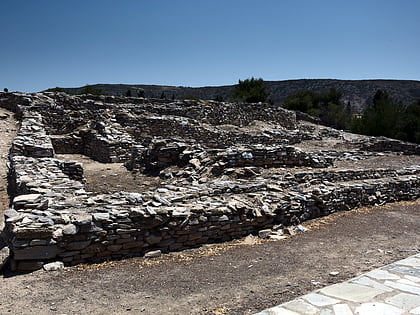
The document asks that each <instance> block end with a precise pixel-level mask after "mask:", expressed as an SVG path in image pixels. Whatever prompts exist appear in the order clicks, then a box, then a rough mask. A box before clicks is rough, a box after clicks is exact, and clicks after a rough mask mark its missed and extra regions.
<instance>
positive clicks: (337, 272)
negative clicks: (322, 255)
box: [330, 271, 340, 277]
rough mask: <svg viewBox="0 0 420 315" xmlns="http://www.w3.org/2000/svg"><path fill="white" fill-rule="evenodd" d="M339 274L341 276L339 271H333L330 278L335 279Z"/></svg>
mask: <svg viewBox="0 0 420 315" xmlns="http://www.w3.org/2000/svg"><path fill="white" fill-rule="evenodd" d="M339 274H340V272H339V271H331V272H330V276H333V277H335V276H338V275H339Z"/></svg>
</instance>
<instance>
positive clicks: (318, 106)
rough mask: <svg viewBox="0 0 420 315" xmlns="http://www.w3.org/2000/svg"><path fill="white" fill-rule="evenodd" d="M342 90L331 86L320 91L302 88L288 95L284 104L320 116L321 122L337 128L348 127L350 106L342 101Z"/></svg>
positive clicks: (289, 107) (286, 106) (292, 108)
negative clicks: (322, 91)
mask: <svg viewBox="0 0 420 315" xmlns="http://www.w3.org/2000/svg"><path fill="white" fill-rule="evenodd" d="M341 96H342V92H341V91H339V90H337V89H334V88H331V89H330V90H328V91H327V92H324V93H318V92H315V91H311V90H300V91H297V92H296V93H293V94H291V95H289V96H288V97H286V98H285V99H284V101H283V104H282V106H283V107H285V108H287V109H291V110H296V111H300V112H304V113H307V114H309V115H312V116H315V117H319V118H320V119H321V123H323V124H324V125H327V126H331V127H334V128H337V129H348V128H349V126H350V121H351V114H350V107H349V106H347V107H346V106H344V104H343V103H342V102H341Z"/></svg>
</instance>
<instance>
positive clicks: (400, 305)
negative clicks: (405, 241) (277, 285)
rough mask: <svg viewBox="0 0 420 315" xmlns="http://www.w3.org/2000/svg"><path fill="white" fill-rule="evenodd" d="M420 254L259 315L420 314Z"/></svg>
mask: <svg viewBox="0 0 420 315" xmlns="http://www.w3.org/2000/svg"><path fill="white" fill-rule="evenodd" d="M419 262H420V254H417V255H414V256H412V257H409V258H406V259H403V260H401V261H398V262H395V263H393V264H390V265H387V266H384V267H382V268H378V269H375V270H372V271H369V272H367V273H365V274H363V275H361V276H359V277H356V278H353V279H350V280H348V281H345V282H343V283H337V284H333V285H330V286H327V287H325V288H322V289H319V290H316V291H314V292H312V293H309V294H306V295H304V296H302V297H300V298H297V299H295V300H292V301H290V302H287V303H283V304H281V305H278V306H276V307H273V308H269V309H266V310H264V311H262V312H260V313H258V315H277V314H285V315H287V314H292V315H293V314H299V315H303V314H320V315H330V314H331V315H354V314H358V315H374V314H381V315H400V314H418V315H420V264H419Z"/></svg>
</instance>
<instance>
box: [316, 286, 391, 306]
mask: <svg viewBox="0 0 420 315" xmlns="http://www.w3.org/2000/svg"><path fill="white" fill-rule="evenodd" d="M320 292H321V293H323V294H325V295H328V296H332V297H334V298H338V299H340V300H347V301H350V302H357V303H359V302H367V301H369V300H371V299H373V298H374V297H375V296H377V295H379V294H382V293H385V292H386V291H384V290H381V289H377V288H373V287H368V286H364V285H360V284H356V283H348V282H344V283H338V284H334V285H331V286H329V287H326V288H324V289H321V291H320Z"/></svg>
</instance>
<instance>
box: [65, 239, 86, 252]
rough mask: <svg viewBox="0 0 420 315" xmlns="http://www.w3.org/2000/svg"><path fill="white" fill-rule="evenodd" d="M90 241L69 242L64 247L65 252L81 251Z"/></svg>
mask: <svg viewBox="0 0 420 315" xmlns="http://www.w3.org/2000/svg"><path fill="white" fill-rule="evenodd" d="M90 243H91V241H79V242H71V243H68V244H67V245H66V250H81V249H83V248H86V247H88V246H89V245H90Z"/></svg>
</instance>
